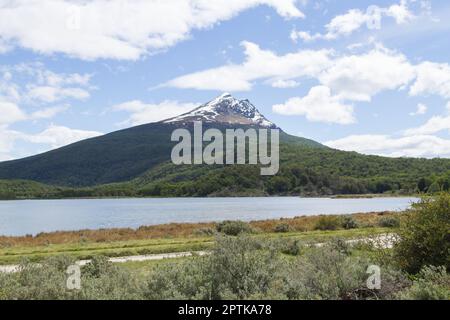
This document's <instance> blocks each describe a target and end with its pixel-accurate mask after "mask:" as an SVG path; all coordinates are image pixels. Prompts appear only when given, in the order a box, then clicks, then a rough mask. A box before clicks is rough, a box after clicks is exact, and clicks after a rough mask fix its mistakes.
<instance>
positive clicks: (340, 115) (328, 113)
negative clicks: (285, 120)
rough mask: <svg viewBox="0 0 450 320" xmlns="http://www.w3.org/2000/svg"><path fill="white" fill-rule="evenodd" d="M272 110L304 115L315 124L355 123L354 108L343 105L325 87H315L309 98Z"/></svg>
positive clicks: (291, 99) (292, 101) (298, 99)
mask: <svg viewBox="0 0 450 320" xmlns="http://www.w3.org/2000/svg"><path fill="white" fill-rule="evenodd" d="M272 110H273V112H275V113H279V114H283V115H302V116H305V117H306V119H308V120H309V121H315V122H325V123H338V124H350V123H353V122H355V118H354V117H353V106H351V105H346V104H343V103H342V102H341V101H340V100H339V99H338V98H337V97H333V96H332V95H331V90H330V88H328V87H325V86H317V87H313V88H311V90H310V91H309V93H308V95H307V96H305V97H302V98H299V97H295V98H290V99H289V100H288V101H286V102H285V103H284V104H277V105H274V106H273V107H272Z"/></svg>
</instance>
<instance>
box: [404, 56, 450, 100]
mask: <svg viewBox="0 0 450 320" xmlns="http://www.w3.org/2000/svg"><path fill="white" fill-rule="evenodd" d="M416 72H417V78H416V81H415V82H414V84H413V85H412V86H411V88H410V90H409V93H410V94H411V95H413V96H417V95H421V94H437V95H440V96H442V97H444V98H447V99H450V65H449V64H448V63H434V62H430V61H425V62H423V63H421V64H419V65H418V66H417V67H416Z"/></svg>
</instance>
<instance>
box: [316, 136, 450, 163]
mask: <svg viewBox="0 0 450 320" xmlns="http://www.w3.org/2000/svg"><path fill="white" fill-rule="evenodd" d="M324 144H325V145H327V146H329V147H331V148H335V149H340V150H346V151H357V152H360V153H364V154H373V155H381V156H387V157H424V158H434V157H450V140H446V139H442V138H439V137H436V136H432V135H411V136H406V137H400V138H395V137H392V136H389V135H351V136H348V137H345V138H342V139H338V140H332V141H327V142H325V143H324Z"/></svg>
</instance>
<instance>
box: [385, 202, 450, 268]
mask: <svg viewBox="0 0 450 320" xmlns="http://www.w3.org/2000/svg"><path fill="white" fill-rule="evenodd" d="M449 230H450V194H440V195H439V196H437V197H434V198H424V199H422V201H421V202H420V203H418V204H416V205H414V207H413V209H412V210H410V212H408V213H407V215H406V217H405V219H404V221H402V224H401V226H400V229H399V232H398V233H399V236H400V241H399V242H398V243H397V244H396V246H395V248H394V250H395V251H394V252H395V257H396V259H397V261H398V263H399V264H400V266H401V267H402V268H403V269H405V270H406V271H408V272H411V273H417V272H419V271H420V270H421V269H422V267H424V266H426V265H432V266H445V267H446V268H447V270H448V269H449V268H450V233H449Z"/></svg>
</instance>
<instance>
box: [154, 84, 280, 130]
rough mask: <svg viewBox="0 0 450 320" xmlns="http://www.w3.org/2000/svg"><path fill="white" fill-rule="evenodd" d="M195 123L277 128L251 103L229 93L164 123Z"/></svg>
mask: <svg viewBox="0 0 450 320" xmlns="http://www.w3.org/2000/svg"><path fill="white" fill-rule="evenodd" d="M193 121H202V122H203V123H227V124H234V125H236V124H237V125H255V126H258V127H263V128H276V127H277V126H276V125H275V124H274V123H272V122H270V121H269V120H267V119H266V117H264V116H263V115H262V114H261V113H260V112H259V111H258V109H256V107H255V106H254V105H253V104H251V103H250V101H248V100H238V99H236V98H234V97H233V96H231V95H230V94H229V93H224V94H222V95H220V96H219V97H217V98H216V99H214V100H212V101H210V102H208V103H205V104H203V105H201V106H200V107H198V108H196V109H194V110H192V111H190V112H187V113H184V114H181V115H179V116H176V117H174V118H170V119H167V120H164V121H162V122H163V123H176V124H181V125H186V124H188V123H191V122H193Z"/></svg>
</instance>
